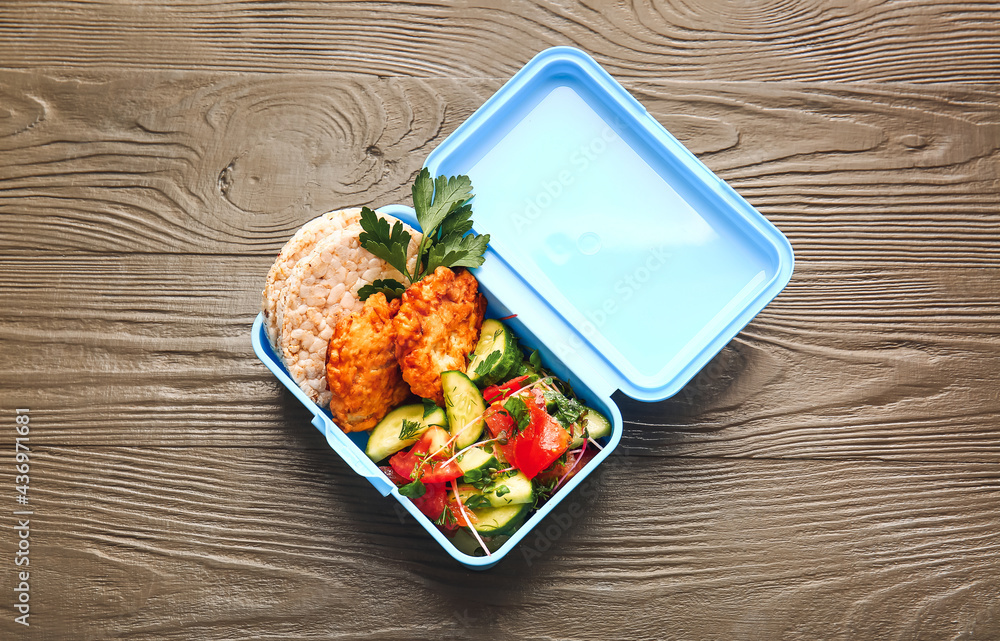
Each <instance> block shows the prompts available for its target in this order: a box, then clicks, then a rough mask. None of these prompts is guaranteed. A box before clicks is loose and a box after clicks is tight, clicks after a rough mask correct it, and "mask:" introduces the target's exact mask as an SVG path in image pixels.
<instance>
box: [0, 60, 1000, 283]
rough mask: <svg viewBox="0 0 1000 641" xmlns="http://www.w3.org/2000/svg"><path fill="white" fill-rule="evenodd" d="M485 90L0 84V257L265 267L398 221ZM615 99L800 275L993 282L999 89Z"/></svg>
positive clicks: (782, 90)
mask: <svg viewBox="0 0 1000 641" xmlns="http://www.w3.org/2000/svg"><path fill="white" fill-rule="evenodd" d="M498 86H499V82H498V81H495V80H483V81H475V82H472V81H464V80H446V79H440V80H415V79H380V78H374V77H363V76H345V75H327V74H312V75H296V76H268V75H235V76H234V75H229V76H217V75H215V76H213V75H209V74H192V73H187V74H181V75H178V74H170V73H144V74H135V73H122V74H116V75H114V76H112V77H101V76H99V75H92V76H90V77H88V78H87V79H86V80H83V79H81V78H79V77H74V78H67V77H63V76H41V75H37V74H19V73H6V74H0V99H2V100H3V101H4V102H5V104H9V105H10V107H9V110H10V111H11V112H12V116H11V117H10V118H9V119H7V120H6V127H5V129H3V131H0V133H3V134H6V135H3V136H0V151H2V154H0V187H2V189H0V213H2V214H4V215H3V216H0V248H2V249H3V251H5V252H12V251H13V252H17V251H28V252H39V251H58V252H66V251H87V252H93V251H100V252H130V253H131V252H136V251H139V252H170V253H226V254H234V253H236V254H255V255H270V256H273V255H275V254H276V253H277V251H278V249H279V248H280V246H281V245H282V244H283V242H284V241H285V240H287V238H288V237H289V236H290V235H291V234H292V233H293V232H294V230H295V228H297V227H298V225H300V224H301V223H302V222H304V221H305V220H308V219H309V218H311V217H313V216H315V215H318V214H320V213H322V212H324V211H328V210H330V209H334V208H339V207H346V206H353V205H358V204H371V205H375V206H380V205H383V204H388V203H393V202H409V188H408V185H409V184H410V182H411V180H412V177H413V175H414V173H415V172H416V171H418V170H419V168H420V166H421V165H422V162H423V159H424V158H426V156H427V154H428V153H430V151H431V150H432V149H433V148H434V147H435V146H436V145H437V144H439V143H440V142H441V141H442V140H443V139H444V137H445V136H447V134H449V133H450V132H451V131H452V130H453V129H454V128H455V127H457V126H458V124H459V123H461V122H462V121H463V120H464V119H465V118H466V117H467V116H468V115H469V114H470V113H472V111H474V110H475V109H476V108H478V107H479V105H481V104H482V102H483V101H484V100H485V99H486V98H487V97H488V96H489V95H490V94H491V93H492V92H493V91H494V90H495V89H496V88H497V87H498ZM630 88H631V89H633V90H634V91H635V92H636V94H637V96H638V97H639V99H640V100H642V101H643V102H644V103H645V104H646V105H647V106H648V107H649V110H650V113H651V114H652V115H653V116H654V117H655V118H657V119H658V120H659V121H660V122H661V123H663V124H664V125H665V126H666V127H667V128H668V130H670V131H672V132H673V133H674V134H675V135H677V136H678V137H679V138H680V139H681V140H682V141H683V142H685V143H686V144H687V145H688V146H690V148H691V149H692V150H693V151H694V152H695V153H697V154H698V155H699V156H700V157H701V158H702V160H704V161H705V162H706V163H707V164H708V165H709V167H710V168H712V169H713V170H715V171H717V172H718V173H719V174H720V176H721V177H722V178H724V179H726V180H728V181H729V182H730V183H731V184H733V186H734V187H736V189H737V190H738V191H740V192H741V193H742V194H743V195H744V196H745V197H747V198H748V199H749V200H750V202H751V203H753V204H754V205H756V206H757V207H759V208H760V209H761V211H762V212H763V213H764V214H765V215H767V216H768V217H769V218H770V219H771V220H772V221H774V222H775V223H776V224H777V225H778V226H779V227H780V228H781V229H782V230H783V231H785V233H786V234H787V235H788V236H789V238H790V239H791V240H792V243H793V245H794V247H795V250H796V255H797V257H798V259H799V260H800V261H801V260H804V259H820V258H821V259H823V260H825V261H831V260H837V261H844V262H851V263H854V264H855V265H856V266H861V265H865V266H867V265H871V264H881V265H891V266H897V265H898V264H900V263H917V264H921V265H928V264H932V263H933V264H942V265H944V264H947V265H958V266H972V265H994V266H995V265H997V260H998V256H997V253H996V251H995V247H996V246H997V245H998V244H1000V194H998V192H997V189H996V176H997V175H998V174H1000V106H998V105H1000V90H997V89H996V88H979V89H976V88H968V87H963V86H945V87H933V88H918V87H900V86H896V87H891V88H887V87H868V86H843V85H816V86H802V85H791V84H783V85H775V84H771V83H768V84H764V83H729V84H716V83H712V84H704V83H692V82H656V83H649V82H643V83H633V84H631V85H630ZM91 114H99V117H93V116H92V115H91ZM789 132H792V133H791V134H789Z"/></svg>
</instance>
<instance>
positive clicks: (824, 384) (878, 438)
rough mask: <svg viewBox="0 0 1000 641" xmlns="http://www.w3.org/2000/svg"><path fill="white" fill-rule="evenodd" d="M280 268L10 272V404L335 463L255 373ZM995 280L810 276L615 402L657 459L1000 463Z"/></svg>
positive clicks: (165, 261)
mask: <svg viewBox="0 0 1000 641" xmlns="http://www.w3.org/2000/svg"><path fill="white" fill-rule="evenodd" d="M269 264H270V259H269V258H267V257H260V256H245V257H244V256H216V257H213V256H206V255H157V254H139V255H132V256H126V255H114V256H93V255H92V256H85V255H70V256H66V257H56V256H53V255H49V256H46V257H24V258H16V259H0V271H3V273H5V274H7V275H8V277H7V279H6V280H5V282H4V283H0V296H2V297H3V300H4V301H5V305H4V306H3V307H2V308H0V340H2V341H3V343H4V345H5V348H4V349H3V350H2V352H0V371H2V372H4V374H3V375H2V380H3V383H4V387H5V389H6V390H7V399H9V400H7V399H5V405H7V406H11V407H13V406H17V407H30V408H32V411H33V412H35V415H36V416H37V417H38V420H40V421H41V422H43V423H44V424H45V425H46V426H47V427H46V434H47V436H46V438H47V439H49V441H48V442H50V443H52V444H70V445H73V444H76V445H81V444H102V445H113V444H121V443H134V444H144V445H203V446H209V445H231V444H234V443H239V444H248V443H253V444H254V446H255V447H277V448H284V447H288V446H291V447H299V448H319V449H326V448H327V446H326V443H325V441H323V440H322V439H321V438H320V437H319V435H318V433H316V432H315V430H314V429H313V428H312V427H311V426H309V420H310V418H311V417H310V416H309V415H308V413H307V412H306V411H305V410H304V409H303V408H302V407H301V406H300V405H299V404H298V403H297V401H296V400H295V399H294V397H293V396H291V394H289V393H288V392H287V391H285V390H284V388H283V387H281V386H280V385H279V384H278V382H277V381H276V380H275V379H274V378H273V377H272V376H271V374H270V372H268V371H267V370H266V369H265V368H264V367H263V365H262V364H261V363H260V362H259V361H258V360H257V359H256V357H255V356H254V354H253V353H252V351H251V348H250V338H249V334H250V325H251V323H252V321H253V318H254V316H255V315H256V313H257V310H258V308H259V295H260V294H259V292H260V287H261V283H262V281H263V277H264V274H265V273H266V271H267V268H268V266H269ZM998 343H1000V279H998V278H997V270H996V269H995V268H968V269H963V268H954V267H946V268H941V269H937V270H934V271H928V270H925V269H922V268H918V267H909V266H905V265H897V266H896V267H895V269H894V270H892V271H889V270H879V269H875V268H869V269H867V270H864V271H862V272H857V271H853V270H852V269H845V268H843V267H841V266H838V265H836V263H834V264H832V265H828V264H822V263H821V264H819V265H813V264H811V263H810V262H809V261H803V262H800V263H799V266H798V270H797V272H796V274H795V277H794V278H793V281H792V283H791V284H790V285H789V286H788V288H787V289H786V291H785V292H784V293H782V294H781V295H780V296H779V297H778V298H777V299H776V300H775V301H774V302H773V303H772V304H771V305H770V306H768V308H767V309H766V310H765V311H764V312H763V313H762V314H761V315H760V316H758V317H757V319H755V320H754V321H753V322H752V323H751V324H750V325H749V326H748V327H747V328H746V329H745V330H744V331H743V332H742V333H741V334H740V335H739V336H738V337H737V338H736V339H735V340H734V341H733V342H732V343H731V344H730V345H729V347H727V348H726V349H725V350H724V351H723V352H722V353H721V354H720V355H719V357H717V359H716V360H715V361H714V362H713V363H712V364H710V365H709V366H708V367H706V368H705V369H704V370H703V371H702V372H701V373H700V374H699V375H698V376H697V377H696V378H695V379H694V380H693V381H692V382H691V383H689V384H688V386H687V387H685V389H684V390H682V391H681V392H680V393H679V394H678V395H677V396H675V397H674V398H673V399H670V400H668V401H665V402H662V403H639V402H635V401H629V400H628V399H626V398H624V397H620V398H618V399H617V400H618V402H619V404H620V405H621V407H622V409H623V413H624V415H625V418H626V421H627V424H626V432H625V434H626V436H625V439H626V442H627V443H628V444H629V445H630V446H631V447H634V448H638V449H641V450H643V451H647V452H649V453H651V454H655V455H675V456H753V457H768V458H813V457H823V458H827V457H830V458H858V457H877V458H885V459H898V460H911V461H913V460H939V461H957V460H967V461H987V462H996V461H997V460H1000V427H998V426H1000V420H998V418H1000V399H998V397H997V394H996V389H995V385H994V383H995V381H996V372H997V371H998V368H1000V349H998V347H1000V345H998Z"/></svg>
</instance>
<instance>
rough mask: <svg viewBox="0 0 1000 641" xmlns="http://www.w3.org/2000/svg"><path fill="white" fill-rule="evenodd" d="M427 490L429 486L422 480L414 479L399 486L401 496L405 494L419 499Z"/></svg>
mask: <svg viewBox="0 0 1000 641" xmlns="http://www.w3.org/2000/svg"><path fill="white" fill-rule="evenodd" d="M426 492H427V486H426V485H424V484H423V483H421V482H420V481H414V482H412V483H407V484H406V485H404V486H403V487H401V488H399V493H400V495H401V496H405V497H407V498H411V499H419V498H420V497H421V496H423V495H424V494H425V493H426Z"/></svg>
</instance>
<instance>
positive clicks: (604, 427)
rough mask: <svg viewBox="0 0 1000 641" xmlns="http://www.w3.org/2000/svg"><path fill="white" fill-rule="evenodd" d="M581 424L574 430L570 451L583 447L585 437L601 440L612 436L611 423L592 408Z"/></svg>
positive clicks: (589, 408)
mask: <svg viewBox="0 0 1000 641" xmlns="http://www.w3.org/2000/svg"><path fill="white" fill-rule="evenodd" d="M581 423H582V425H579V426H577V427H574V428H573V440H572V442H570V444H569V449H575V448H577V447H580V446H581V445H583V439H584V436H590V438H592V439H599V438H604V437H605V436H609V435H610V434H611V422H610V421H609V420H608V419H607V417H605V416H604V414H601V413H600V412H598V411H597V410H595V409H593V408H592V407H588V408H587V415H586V416H584V417H583V421H581Z"/></svg>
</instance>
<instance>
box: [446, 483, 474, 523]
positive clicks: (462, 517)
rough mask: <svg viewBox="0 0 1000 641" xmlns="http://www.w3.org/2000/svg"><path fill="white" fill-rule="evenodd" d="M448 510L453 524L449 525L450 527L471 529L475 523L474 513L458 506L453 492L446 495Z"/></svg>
mask: <svg viewBox="0 0 1000 641" xmlns="http://www.w3.org/2000/svg"><path fill="white" fill-rule="evenodd" d="M448 510H449V511H450V512H451V515H452V517H453V522H450V523H449V525H450V526H452V527H456V528H457V527H472V526H473V525H475V524H476V522H477V521H476V514H475V512H473V511H472V510H470V509H469V508H467V507H463V506H459V504H458V499H456V498H455V493H454V492H450V493H449V494H448Z"/></svg>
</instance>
